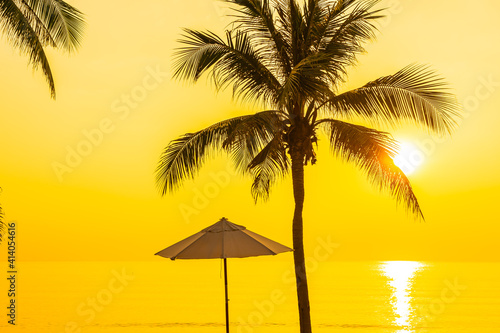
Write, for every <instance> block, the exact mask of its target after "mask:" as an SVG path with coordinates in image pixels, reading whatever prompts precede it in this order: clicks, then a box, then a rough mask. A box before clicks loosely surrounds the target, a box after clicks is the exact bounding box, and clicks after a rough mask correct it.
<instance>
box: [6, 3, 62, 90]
mask: <svg viewBox="0 0 500 333" xmlns="http://www.w3.org/2000/svg"><path fill="white" fill-rule="evenodd" d="M0 28H1V30H2V33H3V34H4V35H5V36H6V38H7V40H8V41H9V42H10V43H11V44H12V45H13V46H14V47H15V48H17V49H19V50H20V52H21V53H22V54H25V55H27V56H28V58H29V62H30V64H31V65H32V67H33V69H35V70H36V69H37V68H38V67H39V66H40V67H41V68H42V72H43V74H44V75H45V78H46V80H47V83H48V85H49V88H50V93H51V96H52V98H55V95H56V91H55V85H54V78H53V76H52V71H51V69H50V65H49V62H48V60H47V56H46V55H45V51H44V49H43V44H42V42H41V41H40V39H39V38H38V35H37V34H36V32H35V31H34V30H33V28H32V27H31V25H30V22H29V21H28V20H27V18H26V17H25V16H24V14H23V12H22V11H21V10H20V9H19V7H18V6H17V5H16V3H15V2H14V1H12V0H2V1H0Z"/></svg>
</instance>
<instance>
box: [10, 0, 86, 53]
mask: <svg viewBox="0 0 500 333" xmlns="http://www.w3.org/2000/svg"><path fill="white" fill-rule="evenodd" d="M19 3H20V4H22V6H21V9H23V12H24V13H25V16H26V17H27V18H28V20H29V21H30V23H31V25H32V26H33V27H35V26H36V27H37V29H35V31H42V32H44V34H43V35H44V36H45V35H46V34H47V33H48V35H50V39H51V41H52V42H53V43H54V45H52V46H55V47H57V48H60V49H63V50H66V51H68V52H73V51H76V50H77V49H78V47H79V46H80V44H81V40H82V38H83V27H84V25H85V20H84V15H83V13H82V12H81V11H79V10H78V9H76V8H75V7H73V6H71V5H69V4H68V3H66V2H65V1H62V0H19ZM39 36H40V35H39Z"/></svg>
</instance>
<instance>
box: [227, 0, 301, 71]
mask: <svg viewBox="0 0 500 333" xmlns="http://www.w3.org/2000/svg"><path fill="white" fill-rule="evenodd" d="M226 2H229V3H232V4H235V5H236V8H234V10H235V11H236V15H235V17H236V20H235V21H234V23H233V24H234V26H235V27H236V29H237V30H241V31H242V32H244V33H246V34H247V35H248V36H249V38H250V39H251V40H252V44H253V45H254V47H258V48H259V49H260V51H261V54H262V55H264V54H265V57H264V60H266V59H268V60H271V61H269V63H266V67H268V68H270V67H273V68H274V69H275V71H274V74H275V75H278V73H281V75H280V77H281V76H286V75H288V74H289V73H290V71H291V61H290V54H289V53H288V50H289V49H290V47H289V45H288V44H287V42H286V40H285V38H284V36H283V33H284V31H282V30H280V26H279V25H276V22H275V18H274V15H273V12H276V10H279V9H281V10H284V7H285V6H286V4H285V2H283V1H281V2H280V1H271V3H272V5H271V3H270V1H269V0H226ZM274 59H279V61H274Z"/></svg>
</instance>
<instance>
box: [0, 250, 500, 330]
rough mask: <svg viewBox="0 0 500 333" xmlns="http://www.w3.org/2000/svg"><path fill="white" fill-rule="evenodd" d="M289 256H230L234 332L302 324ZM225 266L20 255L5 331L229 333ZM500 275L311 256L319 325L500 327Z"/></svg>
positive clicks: (463, 267)
mask: <svg viewBox="0 0 500 333" xmlns="http://www.w3.org/2000/svg"><path fill="white" fill-rule="evenodd" d="M278 258H279V259H278ZM291 263H292V257H291V254H283V255H280V256H278V257H259V258H245V259H228V280H229V298H230V302H229V307H230V309H229V311H230V328H231V332H238V333H271V332H273V333H278V332H279V333H281V332H299V328H298V315H297V302H296V296H295V289H294V288H295V284H294V283H295V282H294V277H293V266H292V264H291ZM221 264H222V263H221V261H220V260H217V259H213V260H177V261H170V260H167V259H162V258H159V260H158V261H150V262H18V273H17V275H16V296H15V304H16V310H15V315H16V316H15V325H11V324H9V323H8V320H9V319H10V318H9V317H8V316H7V313H8V311H9V310H8V309H7V306H8V305H9V303H8V302H10V299H11V297H8V295H7V294H8V289H9V284H8V281H7V279H5V278H4V279H2V281H1V282H0V295H2V296H1V297H0V300H2V303H1V304H2V309H3V312H4V313H5V314H3V315H2V320H1V322H0V331H1V332H23V333H24V332H30V333H31V332H33V333H45V332H47V333H48V332H50V333H114V332H121V333H128V332H130V333H132V332H134V333H153V332H194V333H196V332H199V333H212V332H224V330H225V329H224V325H225V315H224V309H225V308H224V282H223V275H222V266H221ZM5 266H6V263H5ZM5 271H7V269H6V268H5ZM6 274H7V273H6ZM499 281H500V263H442V262H434V263H433V262H416V261H389V262H330V261H321V260H314V259H311V260H308V282H309V293H310V302H311V316H312V322H313V332H317V333H320V332H356V333H358V332H359V333H404V332H408V333H413V332H415V333H424V332H429V333H443V332H458V333H469V332H470V333H473V332H474V333H477V332H500V285H499Z"/></svg>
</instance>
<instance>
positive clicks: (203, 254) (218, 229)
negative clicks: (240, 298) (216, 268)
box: [155, 217, 293, 332]
mask: <svg viewBox="0 0 500 333" xmlns="http://www.w3.org/2000/svg"><path fill="white" fill-rule="evenodd" d="M288 251H293V250H292V249H291V248H289V247H287V246H284V245H281V244H280V243H277V242H275V241H273V240H270V239H269V238H266V237H264V236H261V235H259V234H256V233H255V232H252V231H250V230H247V228H245V227H244V226H242V225H238V224H234V223H231V222H229V221H228V220H227V219H226V218H225V217H223V218H222V219H221V220H220V221H219V222H217V223H215V224H213V225H211V226H209V227H207V228H205V229H203V230H202V231H200V232H198V233H196V234H194V235H192V236H189V237H188V238H186V239H183V240H181V241H180V242H177V243H175V244H174V245H171V246H169V247H167V248H166V249H163V250H161V251H160V252H158V253H156V254H155V255H159V256H162V257H165V258H170V259H172V260H175V259H213V258H222V259H224V285H225V292H226V332H229V299H228V293H227V261H226V259H227V258H245V257H256V256H267V255H276V254H278V253H282V252H288Z"/></svg>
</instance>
